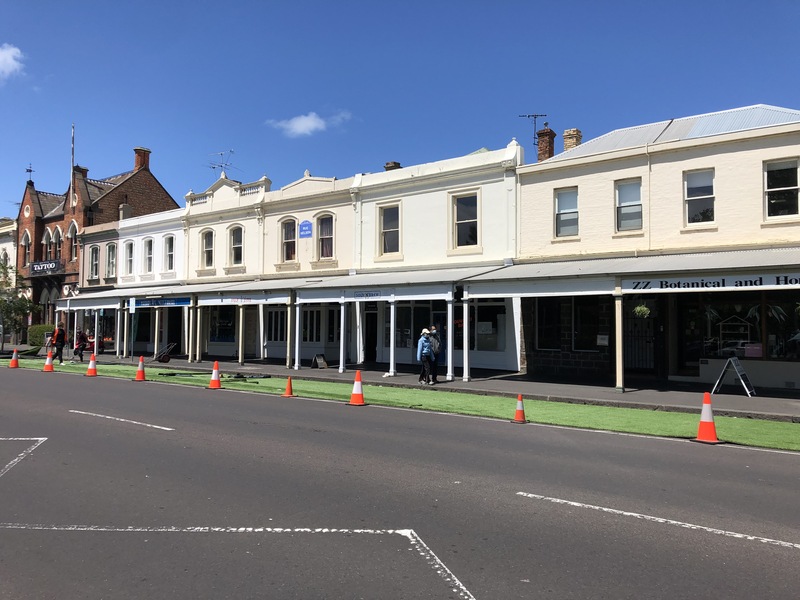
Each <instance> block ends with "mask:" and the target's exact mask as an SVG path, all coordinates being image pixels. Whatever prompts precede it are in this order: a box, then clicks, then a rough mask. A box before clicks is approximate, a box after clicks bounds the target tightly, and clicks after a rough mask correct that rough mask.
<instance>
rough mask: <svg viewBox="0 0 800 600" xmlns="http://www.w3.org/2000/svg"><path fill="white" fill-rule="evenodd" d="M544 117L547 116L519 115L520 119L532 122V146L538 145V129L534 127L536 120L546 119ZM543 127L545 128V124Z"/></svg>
mask: <svg viewBox="0 0 800 600" xmlns="http://www.w3.org/2000/svg"><path fill="white" fill-rule="evenodd" d="M546 116H547V115H543V114H533V115H520V117H521V118H523V119H530V120H531V121H533V144H534V145H538V144H539V136H538V135H537V133H536V132H537V131H538V130H539V129H538V127H536V119H538V118H539V117H546ZM544 126H545V127H547V123H545V124H544Z"/></svg>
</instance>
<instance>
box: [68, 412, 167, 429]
mask: <svg viewBox="0 0 800 600" xmlns="http://www.w3.org/2000/svg"><path fill="white" fill-rule="evenodd" d="M69 412H71V413H75V414H77V415H88V416H90V417H100V418H101V419H111V420H112V421H121V422H123V423H132V424H134V425H142V426H143V427H152V428H153V429H163V430H164V431H175V430H174V429H173V428H171V427H162V426H161V425H151V424H150V423H141V422H139V421H131V420H130V419H121V418H119V417H110V416H108V415H99V414H97V413H90V412H83V411H82V410H70V411H69Z"/></svg>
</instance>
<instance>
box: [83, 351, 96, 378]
mask: <svg viewBox="0 0 800 600" xmlns="http://www.w3.org/2000/svg"><path fill="white" fill-rule="evenodd" d="M84 377H97V361H96V360H95V358H94V354H92V356H91V357H90V358H89V368H88V369H86V375H85V376H84Z"/></svg>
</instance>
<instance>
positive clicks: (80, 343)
mask: <svg viewBox="0 0 800 600" xmlns="http://www.w3.org/2000/svg"><path fill="white" fill-rule="evenodd" d="M88 345H89V338H88V337H86V334H85V333H84V332H83V330H82V329H81V328H80V327H78V330H77V332H76V333H75V351H74V352H73V356H77V357H79V358H80V359H81V362H83V351H84V350H86V346H88Z"/></svg>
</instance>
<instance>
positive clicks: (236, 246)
mask: <svg viewBox="0 0 800 600" xmlns="http://www.w3.org/2000/svg"><path fill="white" fill-rule="evenodd" d="M237 231H238V232H239V241H238V243H237V242H236V240H235V239H234V236H235V235H236V232H237ZM228 244H229V246H230V252H229V255H228V261H229V262H228V264H229V265H231V266H235V267H239V266H241V265H243V264H244V227H242V226H241V225H234V226H233V227H231V228H230V229H229V230H228ZM237 250H238V251H239V252H238V254H239V256H238V257H237V256H236V254H237V252H236V251H237Z"/></svg>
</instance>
